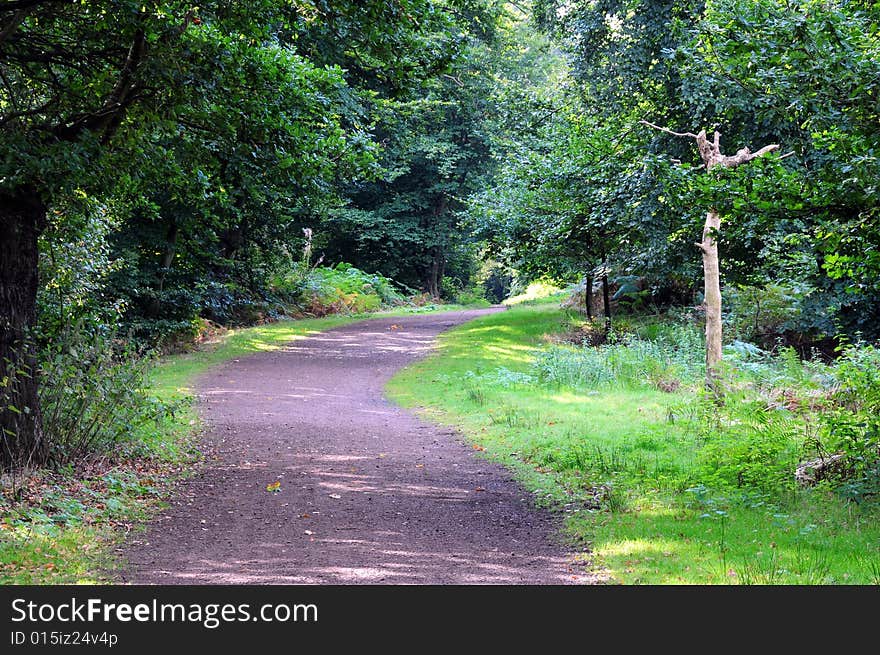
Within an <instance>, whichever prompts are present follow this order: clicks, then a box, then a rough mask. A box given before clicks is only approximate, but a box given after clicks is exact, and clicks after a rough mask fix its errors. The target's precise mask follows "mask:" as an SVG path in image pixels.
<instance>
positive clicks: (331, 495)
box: [328, 494, 342, 500]
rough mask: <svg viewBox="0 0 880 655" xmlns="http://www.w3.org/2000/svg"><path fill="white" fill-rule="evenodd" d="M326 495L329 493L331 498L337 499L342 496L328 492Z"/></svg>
mask: <svg viewBox="0 0 880 655" xmlns="http://www.w3.org/2000/svg"><path fill="white" fill-rule="evenodd" d="M328 495H329V496H330V497H331V498H335V499H336V500H339V499H340V498H342V496H340V495H339V494H328Z"/></svg>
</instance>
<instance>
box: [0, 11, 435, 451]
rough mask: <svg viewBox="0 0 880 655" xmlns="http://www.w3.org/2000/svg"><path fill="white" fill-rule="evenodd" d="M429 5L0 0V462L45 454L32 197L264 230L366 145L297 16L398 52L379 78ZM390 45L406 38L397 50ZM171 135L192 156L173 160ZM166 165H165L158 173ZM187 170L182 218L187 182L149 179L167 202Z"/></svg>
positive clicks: (336, 72)
mask: <svg viewBox="0 0 880 655" xmlns="http://www.w3.org/2000/svg"><path fill="white" fill-rule="evenodd" d="M433 10H434V7H433V6H432V4H431V3H430V2H428V1H427V0H400V1H398V2H395V3H388V2H381V1H378V0H376V1H373V2H363V3H345V2H341V3H336V2H314V3H309V2H303V3H293V4H291V3H287V2H280V1H273V0H261V1H259V2H253V3H248V5H247V7H244V6H243V5H239V4H236V3H226V2H208V3H203V4H202V5H201V6H200V7H198V8H196V7H194V6H193V5H191V4H190V3H189V2H183V1H176V0H167V1H166V0H147V1H146V2H144V1H142V0H139V1H137V2H135V1H133V0H96V1H95V2H81V3H80V2H77V3H73V2H57V1H55V0H15V1H10V2H5V3H3V4H2V5H0V135H2V139H3V146H2V158H0V222H2V224H3V228H4V229H3V232H2V234H0V255H2V265H0V317H2V322H0V382H2V394H3V396H2V405H0V437H2V439H3V446H4V447H3V452H2V453H0V462H2V464H4V465H17V464H26V463H32V464H41V463H44V462H45V461H46V460H47V459H48V458H49V457H50V455H51V452H50V448H49V444H46V443H45V440H44V438H43V434H42V430H41V419H40V409H39V402H38V395H37V390H38V366H37V350H36V346H35V344H34V340H33V334H32V333H33V328H34V322H35V319H36V313H35V302H36V301H35V298H36V292H37V285H38V280H37V260H38V253H37V243H38V239H39V237H40V234H41V232H42V231H43V230H44V228H45V226H46V213H47V209H48V208H49V207H50V206H51V205H52V204H53V203H55V202H56V201H57V200H63V198H65V197H68V196H69V195H70V194H71V193H72V192H73V191H74V190H78V189H79V190H84V191H85V192H87V193H92V194H95V195H101V196H104V197H106V196H113V195H114V193H115V190H117V189H120V188H122V187H124V190H123V193H122V195H123V197H122V198H121V199H120V204H122V205H127V206H131V207H135V208H138V207H140V208H143V207H145V206H147V207H149V206H152V207H156V206H157V203H158V205H161V206H163V209H164V215H163V216H162V219H163V220H165V221H169V219H171V218H172V214H174V213H175V212H176V213H177V214H178V215H179V216H181V217H182V216H184V215H188V216H189V219H187V220H191V221H195V222H198V223H199V224H200V225H204V223H205V222H208V223H209V224H210V223H215V224H216V219H218V218H221V217H222V220H221V222H222V223H223V225H222V230H229V231H230V232H229V235H228V236H230V238H232V237H234V234H235V232H236V231H239V232H241V231H245V232H248V236H249V237H253V234H254V232H255V230H253V229H252V228H253V219H254V215H259V216H261V218H262V219H263V220H262V226H261V229H263V228H264V229H265V233H268V234H271V233H272V232H273V230H277V229H278V223H277V222H275V221H274V220H273V218H272V217H270V214H271V213H273V212H274V210H276V209H277V208H278V206H279V205H281V204H283V203H284V202H285V201H286V200H288V199H290V198H291V196H292V195H296V197H297V200H299V199H301V198H302V196H303V195H309V196H310V198H309V200H314V199H315V197H316V195H315V193H314V192H315V190H316V189H318V190H319V191H321V192H323V189H324V188H326V186H327V184H328V182H332V178H333V177H334V176H336V175H338V174H339V172H340V166H339V165H338V164H340V163H345V162H348V163H352V160H353V159H354V160H356V159H357V157H358V153H362V152H363V151H364V148H362V147H360V145H359V143H362V142H363V140H364V139H363V138H359V137H358V136H357V135H358V133H363V129H362V126H360V125H359V121H358V112H359V107H358V103H357V101H356V100H353V99H352V97H350V96H349V97H347V98H346V97H344V96H346V93H345V88H346V82H345V80H344V79H343V78H342V76H341V69H339V68H334V67H332V66H329V67H328V66H326V65H325V63H324V62H319V63H318V64H314V63H312V62H311V61H310V60H309V59H308V58H307V57H306V56H304V55H302V54H299V53H298V52H297V49H296V47H304V43H305V42H306V40H305V39H304V38H303V34H304V33H307V32H309V28H308V25H311V24H314V22H315V18H316V17H317V15H319V14H327V15H328V16H330V18H329V20H328V21H327V23H326V27H327V28H328V29H340V28H341V26H343V25H344V26H345V29H346V30H347V32H348V33H349V35H350V36H349V37H348V38H345V39H341V40H340V43H339V44H338V46H337V47H338V48H339V49H342V50H346V52H353V53H354V54H355V56H356V57H357V58H359V59H362V60H366V61H367V62H370V61H371V57H373V59H372V60H373V61H375V60H376V59H380V57H381V56H386V57H387V61H389V62H402V63H401V66H400V67H398V66H396V65H395V64H393V63H392V64H390V65H387V66H384V70H386V71H387V73H388V80H389V82H388V85H389V86H394V84H396V83H397V82H399V81H400V80H402V79H405V77H406V74H407V73H406V71H407V70H410V69H411V68H412V67H414V66H415V65H417V61H418V60H417V59H416V58H415V57H414V56H413V53H414V51H415V50H417V48H416V47H415V46H417V45H418V44H419V43H420V39H419V38H417V37H414V36H413V34H418V32H419V31H420V28H419V24H420V20H421V19H422V18H424V17H427V16H430V15H431V14H433ZM377 18H381V19H382V20H377ZM361 28H362V29H361ZM355 34H360V36H358V37H355V36H354V35H355ZM343 42H344V43H343ZM401 43H408V44H411V45H412V46H413V48H412V49H410V50H409V51H405V52H401V51H400V50H395V47H396V46H397V45H399V44H401ZM295 46H296V47H295ZM377 53H379V55H380V56H379V57H376V56H374V55H377ZM381 53H384V55H383V54H381ZM275 95H277V98H276V97H274V96H275ZM334 105H335V107H334ZM340 106H345V107H346V111H345V112H344V113H345V114H346V115H345V118H344V119H343V118H342V117H341V115H340V114H341V112H340V111H338V108H339V107H340ZM193 133H195V134H196V135H197V136H195V137H194V138H192V139H190V138H189V136H190V135H192V134H193ZM352 135H354V136H352ZM350 136H351V137H352V138H349V137H350ZM180 142H183V144H184V145H183V146H181V145H180ZM180 147H190V148H191V151H192V152H191V153H190V154H189V155H186V156H180V155H179V153H178V148H180ZM169 152H174V155H173V156H172V157H171V158H170V159H171V160H172V161H174V160H177V161H178V162H181V163H183V162H186V163H191V164H195V169H196V170H184V168H185V167H184V166H179V167H177V168H176V170H175V167H174V166H166V163H167V159H168V157H167V153H169ZM354 163H355V164H356V162H354ZM169 170H175V172H176V173H178V175H177V176H175V177H174V178H173V179H169V178H167V177H163V173H166V172H168V171H169ZM267 173H271V174H272V180H271V183H268V184H266V183H264V182H265V180H263V177H264V176H265V175H266V174H267ZM199 175H202V176H204V177H205V178H209V179H204V180H203V179H199ZM192 176H195V177H196V178H197V179H199V183H198V185H197V186H200V187H201V188H202V189H201V190H202V191H204V192H205V193H206V194H207V198H206V200H207V203H206V204H207V205H209V206H210V205H212V204H213V206H214V207H213V208H214V210H215V211H211V210H210V209H209V210H208V211H206V208H205V207H199V208H198V211H196V212H193V211H192V207H191V205H190V201H191V200H192V194H190V195H188V194H186V193H180V194H177V197H167V198H163V197H162V195H161V194H156V193H155V192H153V191H151V190H149V189H148V187H149V182H150V181H151V180H152V181H156V180H162V183H164V184H165V185H166V186H167V187H168V188H170V189H172V194H171V195H172V196H174V187H175V186H177V185H181V186H183V187H186V186H188V185H191V184H192V181H191V177H192ZM291 182H293V184H291ZM225 185H228V186H225ZM282 188H284V189H286V192H287V193H289V194H291V195H290V196H285V195H284V193H279V190H281V189H282ZM304 191H305V194H304ZM151 195H152V198H151V197H150V196H151ZM169 210H170V211H169ZM203 219H207V220H206V221H205V220H203ZM176 220H177V219H175V221H176ZM245 223H246V225H245ZM179 229H180V226H179V225H177V223H176V222H169V223H168V225H167V231H166V235H168V236H167V239H166V240H167V242H168V247H167V248H166V250H165V252H164V253H163V255H162V259H161V261H160V262H159V263H160V264H163V265H162V266H160V267H159V268H160V269H163V270H167V269H168V268H169V266H165V265H164V264H165V263H169V264H170V262H171V261H173V259H174V257H173V254H171V255H169V253H171V252H172V251H173V250H174V249H175V248H176V247H177V246H176V243H177V242H176V240H177V239H178V238H179ZM218 237H220V238H222V237H223V235H222V234H221V235H218ZM157 284H158V285H160V286H161V285H162V284H164V282H162V281H161V280H160V281H159V282H158V283H157Z"/></svg>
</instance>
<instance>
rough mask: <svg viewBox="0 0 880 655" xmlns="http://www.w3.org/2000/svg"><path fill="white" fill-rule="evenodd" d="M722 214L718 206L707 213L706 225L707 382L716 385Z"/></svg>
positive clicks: (711, 386)
mask: <svg viewBox="0 0 880 655" xmlns="http://www.w3.org/2000/svg"><path fill="white" fill-rule="evenodd" d="M720 230H721V216H720V215H719V214H718V212H717V211H716V210H715V209H710V210H709V212H708V213H707V214H706V225H705V226H704V227H703V240H702V241H701V242H700V250H702V251H703V280H704V292H703V298H704V303H705V304H706V384H707V386H708V387H709V388H710V389H714V388H715V386H716V382H717V376H718V364H719V363H720V362H721V272H720V267H719V264H718V234H719V232H720Z"/></svg>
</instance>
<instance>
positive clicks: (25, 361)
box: [0, 187, 49, 468]
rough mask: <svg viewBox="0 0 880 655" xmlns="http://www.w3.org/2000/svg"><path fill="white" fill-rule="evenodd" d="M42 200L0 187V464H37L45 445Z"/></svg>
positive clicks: (44, 456)
mask: <svg viewBox="0 0 880 655" xmlns="http://www.w3.org/2000/svg"><path fill="white" fill-rule="evenodd" d="M45 221H46V206H45V204H43V201H42V200H41V198H40V195H39V194H38V193H37V191H36V190H35V189H33V188H30V187H26V188H19V189H16V190H15V191H12V192H9V191H0V438H2V451H0V464H2V466H3V467H4V468H10V467H20V466H40V465H43V464H45V463H46V462H47V460H48V456H49V449H48V445H47V444H46V441H45V439H44V437H43V421H42V415H41V413H40V401H39V397H38V395H37V388H38V365H37V349H36V344H35V343H34V340H33V334H32V330H33V328H34V326H35V324H36V318H37V264H38V257H39V255H38V250H37V239H38V237H39V235H40V231H41V230H42V229H43V226H44V225H45Z"/></svg>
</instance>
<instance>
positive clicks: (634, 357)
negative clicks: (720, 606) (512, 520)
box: [389, 304, 880, 584]
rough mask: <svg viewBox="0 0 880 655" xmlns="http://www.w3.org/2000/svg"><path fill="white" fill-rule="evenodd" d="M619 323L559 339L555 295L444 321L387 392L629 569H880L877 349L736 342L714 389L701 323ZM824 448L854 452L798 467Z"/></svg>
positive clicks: (803, 579)
mask: <svg viewBox="0 0 880 655" xmlns="http://www.w3.org/2000/svg"><path fill="white" fill-rule="evenodd" d="M615 323H616V329H617V331H618V335H616V336H614V337H612V338H611V339H609V340H608V341H607V342H606V343H604V344H601V345H600V346H598V347H595V346H579V345H573V344H570V343H560V342H559V340H558V339H555V338H551V339H548V335H551V336H552V335H559V334H571V333H572V321H571V319H570V317H567V316H566V315H565V314H564V313H562V312H560V311H559V310H558V309H557V308H556V307H555V306H553V305H550V304H541V305H526V306H522V307H516V308H512V309H510V310H509V311H507V312H503V313H500V314H495V315H491V316H487V317H483V318H481V319H478V320H477V321H474V322H472V323H470V324H467V325H464V326H461V327H459V328H456V329H455V330H453V331H451V332H450V333H447V334H445V335H443V336H442V337H441V348H440V351H439V352H438V354H437V355H436V356H434V357H432V358H430V359H428V360H426V361H424V362H421V363H417V364H415V365H413V366H412V367H410V368H409V369H407V370H405V371H404V372H402V373H401V374H399V375H398V376H396V377H395V378H394V379H393V380H392V381H391V382H390V383H389V391H390V393H391V394H392V397H394V398H395V399H397V400H398V401H399V402H401V403H403V404H405V405H408V406H418V407H421V408H423V411H425V412H426V413H427V415H428V416H429V417H431V418H433V419H434V420H439V421H442V422H445V423H450V424H453V425H456V426H458V427H460V428H461V429H462V430H463V431H464V432H465V434H467V435H468V436H469V437H470V438H471V439H473V440H474V441H475V442H476V443H477V444H478V445H479V447H480V448H481V449H482V450H481V451H480V453H481V454H482V455H484V456H487V457H490V458H492V459H494V460H497V461H500V462H502V463H504V464H505V465H507V466H508V467H510V468H511V469H512V470H513V471H514V472H515V473H516V475H517V476H518V478H519V479H520V480H521V481H522V482H523V484H524V485H525V486H526V487H527V488H528V489H529V490H530V491H531V492H532V493H533V495H534V498H535V500H536V502H537V503H538V504H544V505H548V506H550V507H553V508H556V509H557V510H559V511H561V512H563V513H564V515H565V517H566V520H565V523H566V526H567V532H568V534H569V535H570V537H571V538H572V539H573V540H576V541H579V542H581V543H584V544H586V545H588V546H589V549H590V555H589V558H591V565H592V566H595V567H598V568H601V567H604V568H605V570H607V571H608V572H609V573H610V574H611V575H612V576H613V578H614V579H616V580H617V581H620V582H625V583H692V584H693V583H697V584H703V583H711V584H734V583H738V584H762V583H775V584H829V583H832V584H833V583H865V584H875V583H876V582H877V575H876V570H877V568H878V566H880V555H878V553H880V549H878V544H880V524H878V522H877V518H880V510H878V502H877V496H876V492H875V491H873V490H872V487H871V484H870V482H871V480H873V481H874V482H876V479H877V478H876V475H874V477H871V476H872V474H873V472H874V471H876V469H873V468H872V465H871V462H874V463H876V461H877V460H876V454H877V451H876V425H877V423H876V418H875V417H876V416H878V415H880V413H878V412H877V411H876V410H877V409H878V407H877V405H876V399H877V397H878V395H877V394H876V390H877V389H878V388H880V386H878V384H877V380H878V376H880V373H878V371H880V366H876V364H877V363H878V362H877V359H876V352H875V351H874V350H873V349H871V348H869V347H864V346H862V347H853V348H851V349H850V350H847V351H846V352H845V353H844V354H843V356H842V357H841V359H840V360H839V362H838V363H836V364H833V365H832V364H827V363H822V362H820V361H806V362H804V361H801V359H800V358H799V357H798V356H797V354H796V353H795V352H794V351H792V350H790V349H781V350H779V351H777V352H776V353H771V352H767V351H764V350H761V349H759V348H757V347H753V346H750V345H749V344H745V343H734V344H731V345H730V347H728V348H727V349H726V352H725V361H726V368H725V372H724V380H725V386H726V392H725V398H724V402H723V403H721V404H719V403H718V402H717V401H716V400H715V399H714V398H713V397H710V396H708V395H707V394H705V393H704V392H703V391H702V379H703V368H702V367H703V364H702V361H703V351H702V341H701V338H700V334H699V331H698V330H697V328H696V327H695V326H693V325H689V324H687V323H686V322H682V321H678V320H675V319H673V318H671V317H669V316H660V317H628V318H624V319H623V320H616V321H615ZM843 413H848V414H847V415H848V416H850V417H851V419H848V420H840V415H841V414H843ZM830 452H842V453H845V454H847V457H848V458H850V459H851V460H852V461H853V462H854V464H853V466H851V467H849V469H848V470H845V471H842V472H841V474H840V475H839V476H838V477H834V476H833V475H829V476H828V477H826V478H825V479H822V480H820V481H819V482H818V483H817V484H815V485H813V486H804V485H802V484H799V483H798V482H797V481H796V480H795V475H794V473H795V469H796V467H797V465H798V463H799V462H802V461H804V460H806V459H810V458H813V457H818V456H821V455H823V454H828V453H830Z"/></svg>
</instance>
